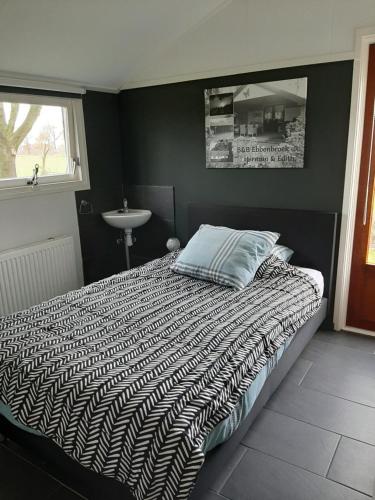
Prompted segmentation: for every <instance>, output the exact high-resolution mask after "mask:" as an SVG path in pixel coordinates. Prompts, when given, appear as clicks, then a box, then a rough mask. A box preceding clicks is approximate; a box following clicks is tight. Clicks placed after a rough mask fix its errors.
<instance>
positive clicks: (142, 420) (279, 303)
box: [0, 254, 320, 500]
mask: <svg viewBox="0 0 375 500" xmlns="http://www.w3.org/2000/svg"><path fill="white" fill-rule="evenodd" d="M175 257H176V254H170V255H167V256H165V257H163V258H162V259H159V260H156V261H153V262H151V263H149V264H147V265H145V266H143V267H141V268H137V269H133V270H132V271H130V272H127V273H123V274H119V275H116V276H112V277H111V278H108V279H105V280H103V281H100V282H98V283H95V284H92V285H90V286H87V287H85V288H83V289H81V290H78V291H74V292H70V293H68V294H66V295H63V296H61V297H57V298H55V299H53V300H50V301H48V302H45V303H43V304H41V305H39V306H36V307H33V308H31V309H29V310H26V311H23V312H20V313H17V314H14V315H12V316H9V317H4V318H1V319H0V400H1V401H2V402H3V403H5V404H7V405H8V406H9V407H10V408H11V410H12V412H13V415H14V416H15V417H16V418H17V419H18V420H19V421H20V422H22V423H23V424H25V425H27V426H29V427H31V428H33V429H36V430H38V431H40V432H42V433H44V434H45V435H46V436H48V437H49V438H50V439H52V440H53V441H54V442H55V443H57V444H58V445H59V446H61V448H63V449H64V450H65V452H66V453H67V454H68V455H70V456H71V457H73V458H74V459H76V460H78V461H79V462H80V463H81V464H82V465H84V466H85V467H88V468H90V469H92V470H94V471H97V472H99V473H101V474H104V475H106V476H110V477H114V478H116V479H118V480H119V481H123V482H126V483H127V484H128V486H129V487H130V489H131V491H132V492H133V494H134V496H135V497H136V498H137V499H142V500H161V499H163V500H172V499H180V500H184V499H187V498H188V496H189V492H190V491H191V488H192V487H193V485H194V482H195V480H196V477H197V474H198V472H199V470H200V468H201V466H202V464H203V461H204V455H203V453H202V451H201V449H202V444H203V443H204V439H205V436H207V434H208V433H209V432H210V431H211V430H212V429H213V428H214V427H215V426H216V425H217V424H218V423H219V422H220V421H221V420H222V419H223V418H225V417H226V416H228V415H229V413H230V412H231V410H232V409H233V408H234V406H235V405H236V403H237V402H238V400H239V398H240V397H241V395H242V394H243V393H244V392H245V391H246V389H247V388H248V386H249V385H250V384H251V381H252V380H253V379H254V377H255V376H256V374H257V373H258V372H259V370H260V369H261V367H262V366H263V365H264V364H265V362H266V360H267V357H269V356H271V355H272V354H273V353H274V352H275V350H276V349H277V348H278V347H279V346H280V345H282V343H283V342H285V341H286V339H287V338H288V337H290V336H291V335H292V334H293V333H294V332H295V331H296V329H297V328H298V327H299V326H301V325H302V324H303V323H304V322H305V321H307V319H308V318H309V317H310V316H312V315H313V313H314V312H315V310H316V309H317V308H318V307H319V304H320V298H319V291H318V289H317V287H316V285H315V284H314V282H313V280H312V279H311V278H309V277H308V276H306V275H305V274H303V273H302V272H300V271H298V270H296V269H295V268H293V267H291V266H289V265H288V264H285V263H282V262H281V261H280V260H278V259H277V258H276V257H270V258H269V259H268V260H267V261H266V262H265V263H263V264H262V266H261V268H260V269H259V270H258V273H257V276H256V279H255V280H254V282H253V283H252V284H251V285H250V286H248V287H247V288H245V289H244V290H241V291H234V290H233V289H230V288H225V287H222V286H219V285H213V284H211V283H207V282H205V281H199V280H195V279H191V278H187V277H184V276H181V275H177V274H174V273H173V272H172V271H171V270H170V269H169V266H170V264H171V263H172V262H173V261H174V259H175Z"/></svg>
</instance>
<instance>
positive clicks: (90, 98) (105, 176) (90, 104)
mask: <svg viewBox="0 0 375 500" xmlns="http://www.w3.org/2000/svg"><path fill="white" fill-rule="evenodd" d="M83 112H84V116H85V130H86V142H87V154H88V160H89V168H90V184H91V189H90V190H88V191H77V192H76V202H77V210H78V224H79V232H80V238H81V248H82V259H83V269H84V275H85V283H91V282H92V281H97V280H99V279H101V278H104V277H106V276H110V275H111V274H115V273H118V272H120V271H123V270H124V268H125V260H124V259H125V257H124V249H123V245H117V243H116V240H117V238H118V237H120V236H121V235H120V231H118V230H116V229H114V228H112V227H110V226H109V225H108V224H106V223H105V222H104V221H103V219H102V216H101V213H102V212H105V211H107V210H113V209H114V208H117V207H121V204H122V158H121V138H120V114H119V96H118V95H116V94H108V93H104V92H92V91H88V92H87V93H86V94H85V95H84V96H83ZM81 200H86V201H88V202H90V203H91V204H92V207H93V213H92V214H89V215H80V214H79V205H80V202H81Z"/></svg>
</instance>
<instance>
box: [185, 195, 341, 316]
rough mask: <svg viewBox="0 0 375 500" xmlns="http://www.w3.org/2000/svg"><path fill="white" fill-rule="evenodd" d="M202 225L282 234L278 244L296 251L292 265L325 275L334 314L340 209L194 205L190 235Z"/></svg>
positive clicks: (190, 217) (189, 212)
mask: <svg viewBox="0 0 375 500" xmlns="http://www.w3.org/2000/svg"><path fill="white" fill-rule="evenodd" d="M200 224H212V225H214V226H227V227H231V228H233V229H256V230H269V231H276V232H278V233H280V234H281V237H280V239H279V241H278V243H280V244H282V245H286V246H288V247H290V248H292V249H293V250H294V255H293V257H292V260H291V264H294V265H296V266H303V267H311V268H313V269H318V270H319V271H320V272H321V273H322V274H323V277H324V284H325V285H324V296H325V297H327V299H328V310H329V312H328V317H329V316H332V306H333V299H334V282H335V267H336V266H335V264H336V241H337V234H338V228H337V225H338V214H337V213H336V212H315V211H310V210H289V209H275V208H250V207H241V206H239V207H234V206H224V205H208V204H195V203H194V204H190V205H189V207H188V236H189V238H190V237H191V236H192V235H193V234H194V233H195V232H196V231H197V229H198V228H199V226H200Z"/></svg>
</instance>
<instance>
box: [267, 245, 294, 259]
mask: <svg viewBox="0 0 375 500" xmlns="http://www.w3.org/2000/svg"><path fill="white" fill-rule="evenodd" d="M293 254H294V251H293V250H292V249H291V248H288V247H285V246H284V245H275V246H274V247H273V249H272V252H271V255H275V256H276V257H277V258H278V259H280V260H283V261H284V262H289V261H290V259H291V258H292V255H293Z"/></svg>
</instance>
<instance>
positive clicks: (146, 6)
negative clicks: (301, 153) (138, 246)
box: [0, 0, 375, 90]
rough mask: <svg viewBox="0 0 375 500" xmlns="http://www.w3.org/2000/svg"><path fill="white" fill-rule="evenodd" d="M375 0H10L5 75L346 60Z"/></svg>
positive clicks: (63, 76) (96, 76)
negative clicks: (308, 59)
mask: <svg viewBox="0 0 375 500" xmlns="http://www.w3.org/2000/svg"><path fill="white" fill-rule="evenodd" d="M371 24H374V25H375V0H282V1H281V0H0V74H2V75H4V74H13V73H18V74H23V75H30V76H34V77H35V78H41V77H45V78H52V79H59V80H64V81H74V82H80V83H82V84H83V85H86V86H90V87H98V88H105V89H113V90H114V89H119V88H124V87H131V86H137V85H145V84H146V85H147V84H152V83H157V82H166V81H175V80H182V79H189V78H195V77H199V76H200V75H201V74H202V75H206V74H208V73H209V72H210V71H211V72H213V73H216V74H220V72H222V73H223V74H224V73H226V72H230V71H231V69H234V70H240V69H241V68H247V67H250V66H252V65H254V66H256V65H260V64H263V63H272V62H276V61H288V60H290V61H292V60H297V59H301V58H314V57H315V58H317V57H318V58H319V57H327V58H329V57H332V58H333V59H334V58H338V59H340V58H344V57H345V56H348V55H349V56H350V55H351V53H352V51H353V43H354V42H353V41H354V29H355V28H357V27H361V26H369V25H371Z"/></svg>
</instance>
